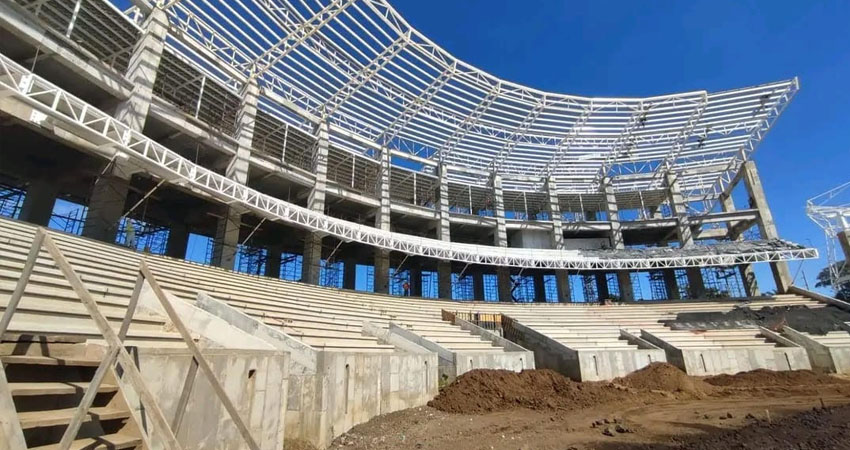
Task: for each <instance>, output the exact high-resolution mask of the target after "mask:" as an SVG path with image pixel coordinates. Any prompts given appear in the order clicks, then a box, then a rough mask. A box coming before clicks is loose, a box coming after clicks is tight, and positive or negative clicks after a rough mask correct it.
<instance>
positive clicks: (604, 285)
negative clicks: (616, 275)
mask: <svg viewBox="0 0 850 450" xmlns="http://www.w3.org/2000/svg"><path fill="white" fill-rule="evenodd" d="M594 276H595V277H596V296H597V297H598V298H599V300H605V299H608V298H611V293H610V292H608V277H606V276H605V273H603V272H597V273H595V274H594Z"/></svg>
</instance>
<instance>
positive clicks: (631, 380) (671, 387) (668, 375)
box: [614, 362, 713, 396]
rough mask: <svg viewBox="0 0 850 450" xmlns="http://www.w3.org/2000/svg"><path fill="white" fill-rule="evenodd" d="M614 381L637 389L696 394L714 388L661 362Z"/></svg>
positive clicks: (707, 391) (704, 392)
mask: <svg viewBox="0 0 850 450" xmlns="http://www.w3.org/2000/svg"><path fill="white" fill-rule="evenodd" d="M614 383H616V384H621V385H623V386H628V387H631V388H635V389H644V390H657V391H667V392H684V393H686V394H692V395H695V396H702V395H705V394H708V393H710V392H711V391H712V390H713V387H712V386H709V385H708V384H706V383H705V382H703V381H702V380H700V379H698V378H694V377H691V376H689V375H688V374H686V373H685V372H683V371H682V370H681V369H679V368H678V367H676V366H673V365H671V364H668V363H661V362H656V363H652V364H650V365H648V366H646V367H644V368H643V369H640V370H638V371H636V372H632V373H630V374H628V375H626V376H625V377H622V378H617V379H616V380H614Z"/></svg>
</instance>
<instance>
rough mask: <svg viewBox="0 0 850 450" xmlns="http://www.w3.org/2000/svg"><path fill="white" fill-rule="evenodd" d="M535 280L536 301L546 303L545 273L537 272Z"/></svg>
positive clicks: (534, 276)
mask: <svg viewBox="0 0 850 450" xmlns="http://www.w3.org/2000/svg"><path fill="white" fill-rule="evenodd" d="M532 279H533V280H534V301H535V302H537V303H545V302H546V281H545V279H544V278H543V273H541V272H537V273H535V274H534V275H532Z"/></svg>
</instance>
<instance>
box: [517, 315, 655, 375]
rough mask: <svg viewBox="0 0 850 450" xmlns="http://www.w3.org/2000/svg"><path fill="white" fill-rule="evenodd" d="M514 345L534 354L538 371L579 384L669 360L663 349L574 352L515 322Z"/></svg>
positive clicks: (625, 373)
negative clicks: (546, 371)
mask: <svg viewBox="0 0 850 450" xmlns="http://www.w3.org/2000/svg"><path fill="white" fill-rule="evenodd" d="M508 320H509V322H510V323H511V327H512V335H511V336H509V337H510V338H511V339H512V340H513V341H514V342H516V343H517V344H519V345H521V346H523V347H524V348H527V349H529V350H531V351H532V352H534V364H535V367H537V368H538V369H552V370H555V371H557V372H560V373H561V374H563V375H565V376H567V377H570V378H572V379H573V380H576V381H601V380H610V379H613V378H617V377H621V376H624V375H628V374H629V373H631V372H634V371H636V370H639V369H641V368H643V367H645V366H647V365H649V364H650V363H653V362H658V361H666V356H665V353H664V351H663V350H660V349H651V348H648V349H628V350H593V351H586V350H581V351H577V350H573V349H571V348H569V347H567V346H565V345H563V344H561V343H560V342H558V341H556V340H554V339H552V338H550V337H548V336H546V335H544V334H542V333H540V332H538V331H535V330H533V329H531V328H529V327H527V326H525V325H523V324H521V323H519V322H517V321H516V320H513V319H508Z"/></svg>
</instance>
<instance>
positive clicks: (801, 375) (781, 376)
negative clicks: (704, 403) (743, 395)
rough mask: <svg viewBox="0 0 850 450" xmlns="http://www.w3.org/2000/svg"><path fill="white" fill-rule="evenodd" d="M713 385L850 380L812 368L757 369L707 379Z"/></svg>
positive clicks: (762, 384)
mask: <svg viewBox="0 0 850 450" xmlns="http://www.w3.org/2000/svg"><path fill="white" fill-rule="evenodd" d="M705 383H707V384H710V385H712V386H722V387H733V388H758V387H765V386H783V387H787V386H814V385H828V384H848V383H850V381H848V380H844V379H841V378H836V377H833V376H829V375H825V374H819V373H815V372H812V371H811V370H794V371H790V372H774V371H772V370H765V369H757V370H753V371H750V372H741V373H737V374H735V375H715V376H713V377H708V378H706V379H705Z"/></svg>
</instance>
